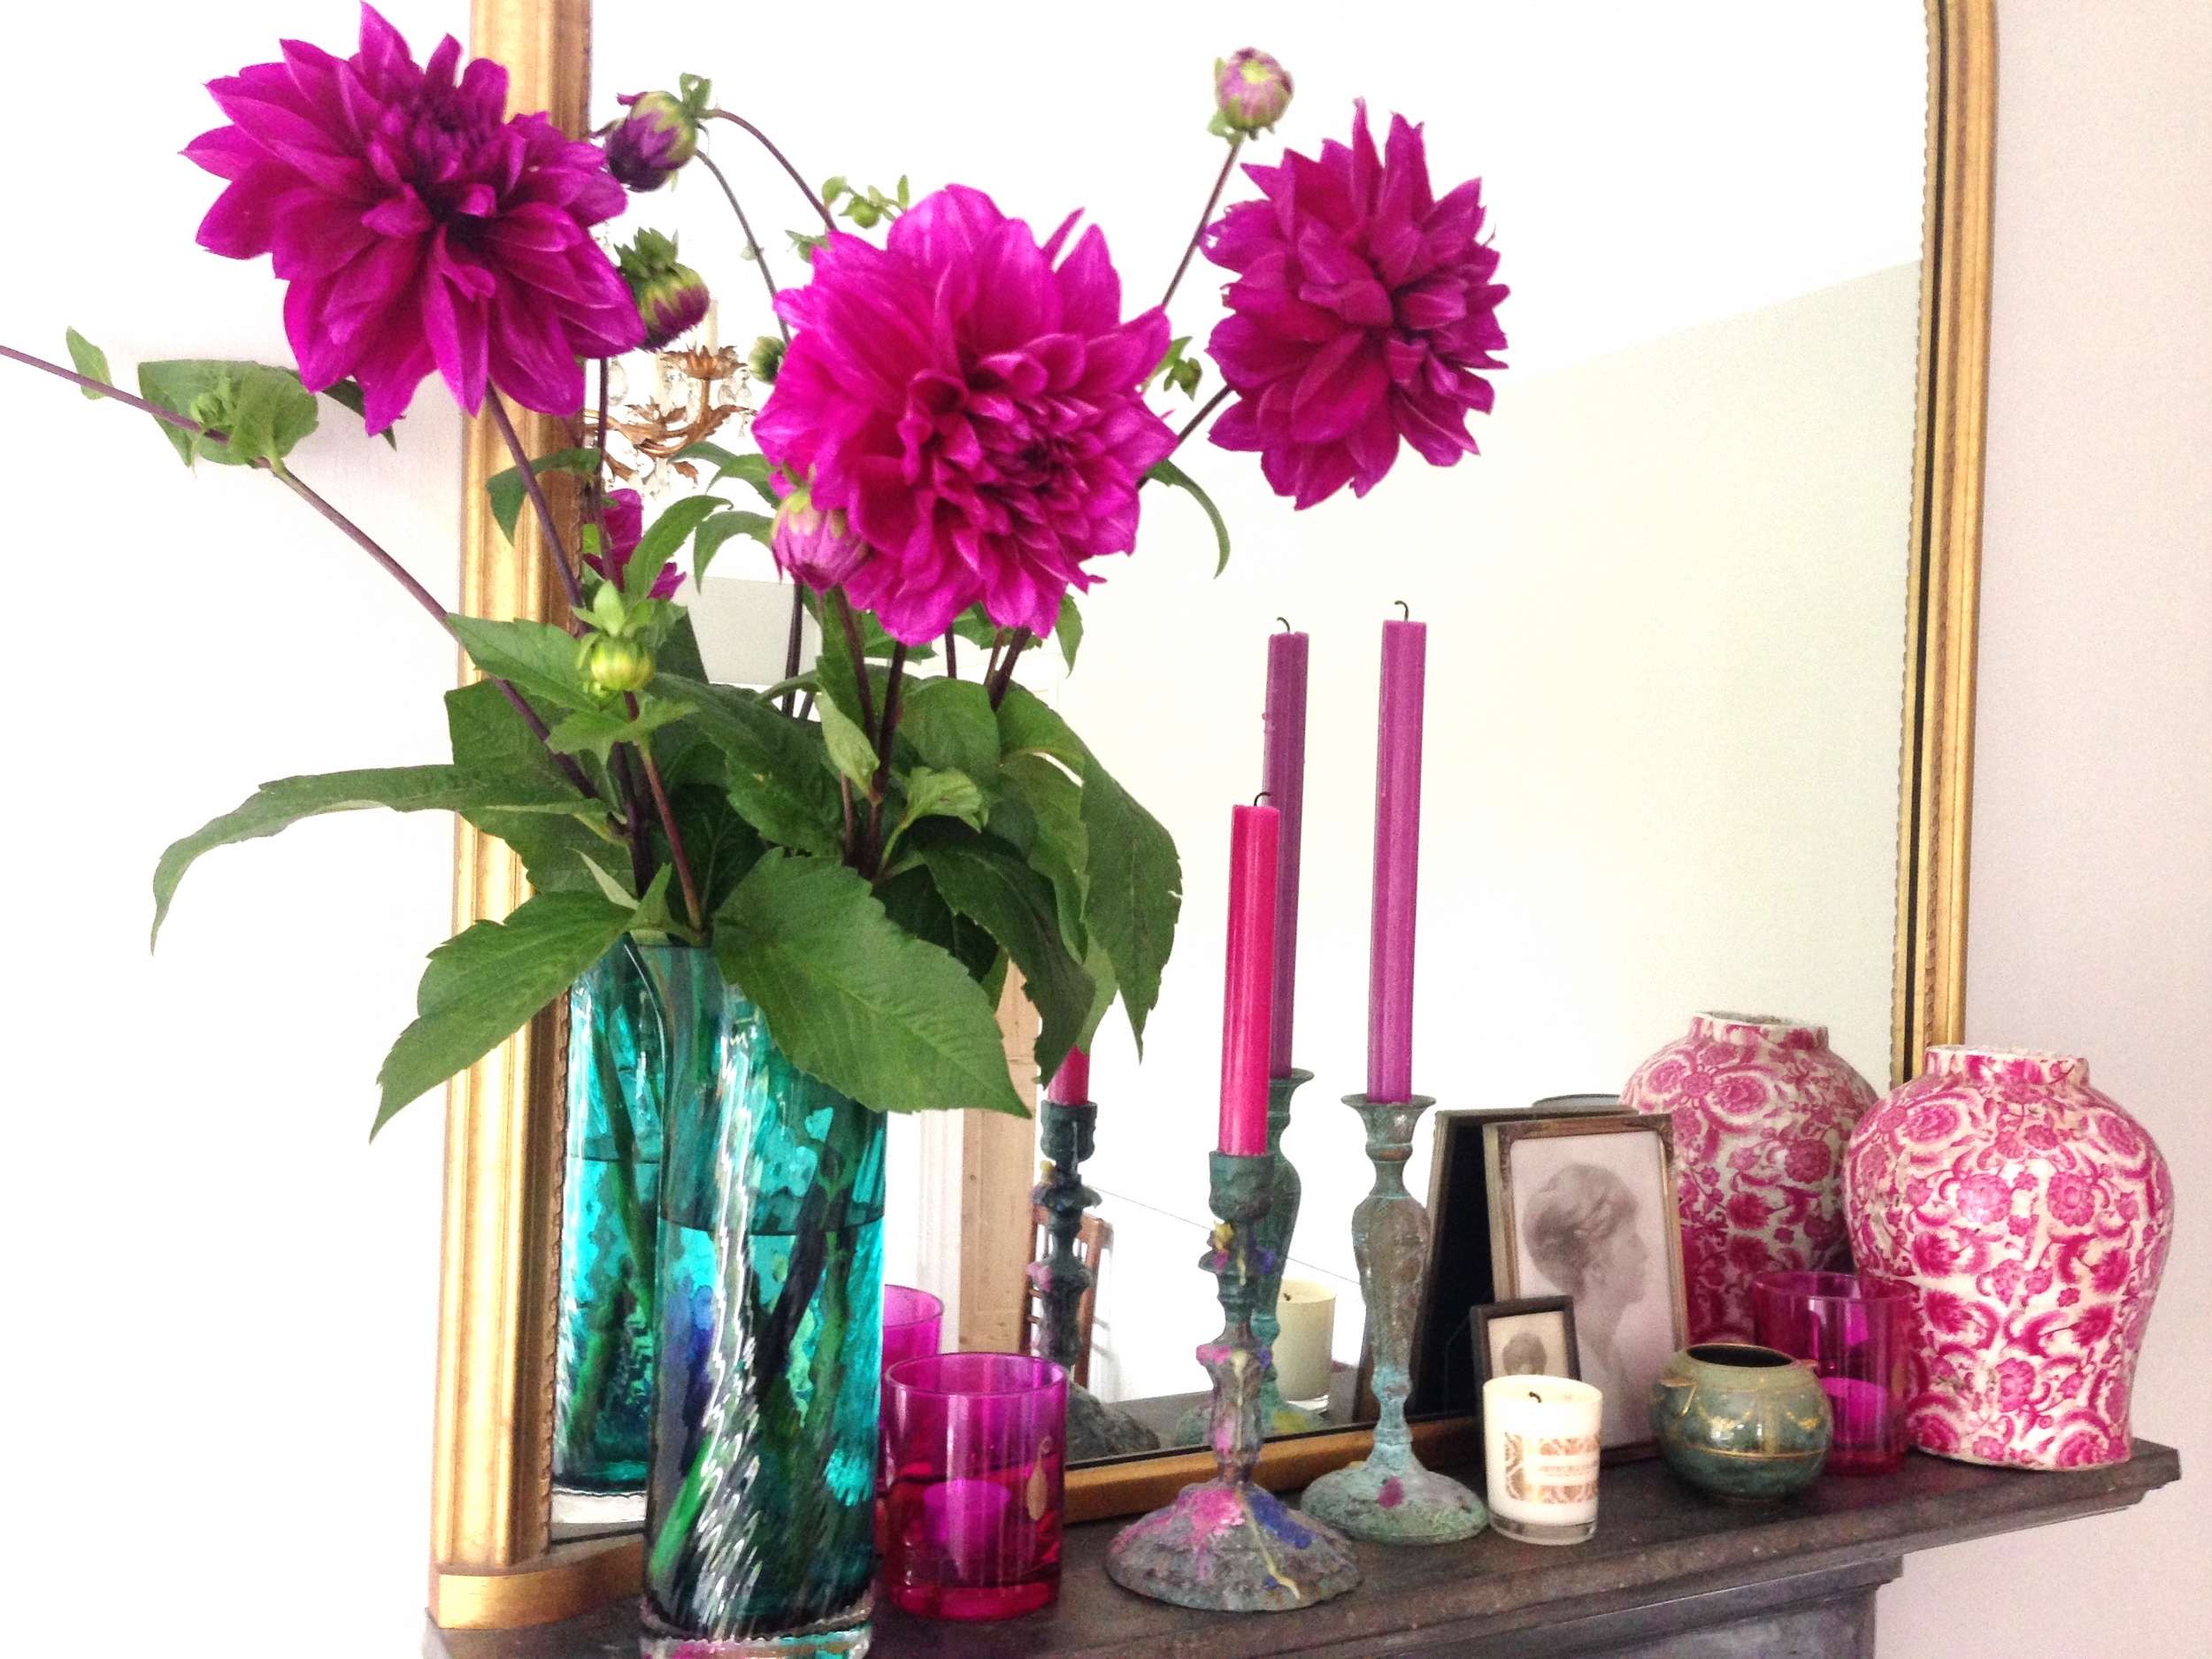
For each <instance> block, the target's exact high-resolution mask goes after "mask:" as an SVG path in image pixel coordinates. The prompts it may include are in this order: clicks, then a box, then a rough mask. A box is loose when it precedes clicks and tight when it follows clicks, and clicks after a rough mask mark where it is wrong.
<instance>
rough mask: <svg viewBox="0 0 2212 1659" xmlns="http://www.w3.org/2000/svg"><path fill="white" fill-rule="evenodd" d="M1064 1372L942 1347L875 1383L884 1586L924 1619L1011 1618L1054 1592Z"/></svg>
mask: <svg viewBox="0 0 2212 1659" xmlns="http://www.w3.org/2000/svg"><path fill="white" fill-rule="evenodd" d="M1067 1416H1068V1378H1067V1373H1066V1372H1065V1371H1062V1370H1061V1369H1060V1368H1059V1367H1058V1366H1057V1365H1055V1364H1053V1363H1051V1362H1050V1361H1048V1360H1041V1359H1031V1358H1028V1357H1026V1356H1022V1355H1018V1354H941V1355H933V1356H924V1357H922V1358H919V1359H910V1360H905V1361H902V1362H901V1363H899V1364H896V1365H894V1366H893V1367H892V1368H891V1369H890V1370H889V1371H887V1372H886V1373H885V1375H884V1379H883V1431H884V1438H885V1440H886V1442H887V1446H888V1448H889V1454H890V1458H891V1475H892V1479H891V1494H890V1501H889V1503H888V1506H887V1517H886V1524H885V1529H884V1530H885V1538H884V1546H883V1588H884V1594H887V1596H889V1597H890V1598H891V1601H892V1602H893V1604H894V1605H895V1606H897V1607H899V1608H901V1609H904V1610H905V1611H907V1612H909V1613H917V1614H919V1615H920V1616H922V1617H925V1618H1010V1617H1014V1616H1015V1615H1016V1614H1018V1613H1029V1612H1033V1611H1035V1610H1036V1609H1038V1608H1041V1607H1044V1606H1046V1605H1048V1603H1050V1602H1051V1601H1053V1600H1054V1599H1055V1598H1056V1597H1057V1596H1058V1595H1059V1594H1060V1513H1061V1485H1062V1479H1063V1474H1064V1463H1065V1448H1066V1444H1067Z"/></svg>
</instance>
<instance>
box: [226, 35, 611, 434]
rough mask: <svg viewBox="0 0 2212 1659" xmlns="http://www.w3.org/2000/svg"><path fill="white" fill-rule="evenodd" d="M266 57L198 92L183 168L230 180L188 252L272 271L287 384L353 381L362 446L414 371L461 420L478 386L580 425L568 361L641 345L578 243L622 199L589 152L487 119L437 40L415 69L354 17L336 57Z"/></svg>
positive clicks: (484, 89) (519, 124) (401, 44)
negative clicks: (209, 105)
mask: <svg viewBox="0 0 2212 1659" xmlns="http://www.w3.org/2000/svg"><path fill="white" fill-rule="evenodd" d="M282 50H283V52H284V61H283V62H281V63H275V64H256V65H252V66H250V67H249V68H246V69H242V70H241V71H239V73H237V74H235V75H231V76H226V77H225V78H223V79H221V80H219V81H213V82H211V83H210V85H209V88H208V90H209V91H211V93H213V94H214V96H215V102H216V103H217V104H219V105H220V106H221V107H222V111H223V113H224V114H226V115H227V116H229V117H230V119H231V125H230V126H228V127H217V128H215V129H214V130H213V131H212V132H208V133H203V134H201V135H200V136H199V137H197V138H196V139H194V140H193V141H192V142H191V143H190V144H189V145H188V146H187V147H186V149H185V152H184V153H185V154H186V155H187V156H188V157H190V158H191V159H192V160H193V161H195V162H197V163H198V164H199V165H201V166H203V167H204V168H206V169H207V171H208V172H210V173H213V174H215V175H216V176H217V177H218V178H222V179H227V180H230V181H231V184H230V188H228V189H227V190H225V191H224V192H223V194H222V195H221V196H219V197H218V198H217V199H216V202H215V205H214V206H213V207H211V209H209V210H208V213H207V217H206V218H205V219H203V220H202V221H201V223H200V236H199V241H200V246H202V247H203V248H205V249H207V250H209V251H210V252H211V253H219V254H223V255H226V256H227V257H230V258H233V259H251V258H254V257H257V256H258V255H261V254H270V255H273V265H274V268H275V271H276V274H277V275H278V276H280V277H281V278H283V279H284V280H285V281H286V282H287V283H288V285H289V286H288V288H287V289H286V291H285V296H284V328H285V333H286V334H288V336H289V337H290V340H291V343H292V351H293V355H294V356H295V357H297V358H298V360H299V367H300V377H301V378H302V379H303V380H305V381H306V382H307V384H308V386H309V387H310V388H312V389H315V390H320V389H321V388H324V387H326V386H329V385H331V384H332V383H333V382H334V381H337V380H344V379H346V378H348V377H349V376H350V377H351V378H353V379H355V380H358V381H360V383H361V389H362V391H363V393H364V395H365V398H366V400H367V407H366V410H365V414H366V419H367V425H368V429H369V430H370V431H371V432H381V431H383V430H384V429H385V428H386V427H387V426H390V425H391V424H392V422H393V421H395V420H396V419H399V417H400V416H401V415H403V414H404V413H405V412H406V410H407V405H408V403H409V402H410V401H411V399H412V398H413V396H414V394H415V388H416V387H418V386H419V385H420V384H421V383H422V381H423V379H424V377H425V376H426V375H428V374H429V373H431V372H432V371H433V370H435V371H436V372H437V373H440V374H442V375H443V376H444V377H445V381H446V384H447V385H448V386H449V387H451V388H453V395H454V396H455V397H456V398H457V399H458V400H459V401H460V403H461V405H462V407H463V408H465V409H466V410H468V411H470V412H471V413H472V414H473V413H474V412H475V411H477V410H479V409H480V408H481V407H482V405H483V402H484V388H485V387H486V385H487V384H490V385H493V386H495V387H497V388H499V389H500V390H501V391H503V392H504V393H506V394H507V396H510V397H511V398H513V399H514V400H515V401H516V402H517V403H521V404H523V405H524V406H525V407H526V408H530V409H535V410H539V411H542V412H544V413H546V414H549V415H572V414H574V413H575V412H576V411H578V410H579V409H580V408H582V407H583V402H584V372H583V367H582V365H580V363H579V362H578V361H577V359H578V358H579V357H611V356H613V355H615V354H616V353H618V352H622V351H627V350H630V349H633V348H634V347H635V346H636V345H637V343H638V342H639V340H640V339H641V337H642V335H643V333H644V328H643V325H642V324H641V322H640V321H639V319H638V314H637V308H636V306H635V305H634V304H633V303H631V299H630V292H629V289H628V288H626V286H624V284H623V281H622V279H621V277H620V276H619V275H618V274H617V273H616V271H615V267H614V263H613V261H611V259H609V258H608V257H607V256H606V255H605V254H603V252H601V251H600V250H599V249H598V248H597V247H595V245H594V244H593V242H592V238H591V232H590V227H591V226H593V225H595V224H597V223H598V222H599V221H600V220H602V219H611V218H612V217H613V216H614V215H615V214H617V213H619V212H620V211H622V208H623V204H624V202H625V200H626V197H625V196H624V194H623V190H622V187H621V186H620V185H618V184H617V183H616V182H615V181H614V180H613V179H612V178H611V177H610V176H609V175H608V173H607V169H606V163H605V160H604V158H603V157H602V156H601V155H600V152H599V151H598V150H596V149H595V148H594V147H593V146H591V145H589V144H578V143H572V142H569V141H568V140H567V139H565V138H564V137H563V136H562V135H561V134H560V131H559V129H557V127H554V125H553V123H552V122H551V121H549V120H548V119H546V118H545V117H544V116H543V115H518V116H516V117H515V118H514V119H512V120H507V119H503V110H504V107H505V104H506V98H507V72H506V70H504V69H503V68H502V67H501V66H500V65H497V64H495V63H493V62H492V61H491V60H490V59H488V58H478V59H476V60H474V61H473V62H472V63H470V64H469V65H468V66H467V67H466V68H465V70H461V72H460V74H459V77H458V79H456V76H455V71H456V69H457V67H458V66H459V65H460V61H461V47H460V43H459V42H457V41H455V40H454V39H453V37H452V36H451V35H448V36H447V37H446V38H445V39H444V40H443V41H441V42H439V44H438V49H437V50H435V51H434V52H433V53H431V54H430V61H429V62H428V63H427V64H425V65H421V66H420V67H418V66H417V65H416V63H415V60H414V57H413V54H412V53H411V52H410V51H409V50H408V48H407V42H405V41H403V40H402V39H401V38H400V36H399V33H398V31H397V30H396V29H394V28H393V27H392V26H391V25H390V24H389V23H387V22H386V21H385V20H384V19H382V18H381V17H380V16H378V15H377V13H376V12H375V11H374V10H373V8H372V7H369V6H366V5H365V6H363V7H362V8H361V50H359V51H358V52H357V53H356V54H355V55H354V56H353V57H351V58H334V57H332V56H331V55H330V54H329V53H328V52H326V51H324V50H321V49H320V48H319V47H315V46H309V45H307V44H305V43H303V42H299V41H286V42H282Z"/></svg>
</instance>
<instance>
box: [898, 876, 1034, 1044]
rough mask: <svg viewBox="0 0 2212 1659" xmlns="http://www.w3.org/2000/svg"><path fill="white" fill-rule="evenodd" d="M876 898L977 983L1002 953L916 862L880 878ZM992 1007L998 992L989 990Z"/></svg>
mask: <svg viewBox="0 0 2212 1659" xmlns="http://www.w3.org/2000/svg"><path fill="white" fill-rule="evenodd" d="M875 893H876V897H877V899H878V900H879V902H881V903H882V905H883V909H884V913H885V914H886V915H887V916H888V917H890V918H891V919H892V920H893V921H895V922H896V923H897V924H898V925H899V926H901V927H903V928H904V929H906V931H907V932H908V933H912V934H913V935H914V936H915V937H916V938H917V939H926V940H927V941H929V942H930V943H931V944H933V945H935V946H936V947H937V948H938V949H941V950H949V951H950V952H951V953H952V956H953V959H954V960H955V961H956V962H958V963H959V964H960V965H961V966H962V967H964V968H965V969H967V971H968V977H969V978H970V979H974V980H975V981H977V983H979V984H980V983H982V981H983V979H984V976H985V975H986V974H987V973H989V972H990V971H991V964H993V963H994V962H996V961H998V960H999V959H1000V957H1001V956H1002V955H1003V954H1004V953H1003V952H1002V951H1001V950H1000V949H999V945H998V941H997V940H995V939H994V938H992V937H991V935H990V933H989V932H988V931H987V930H986V929H985V928H984V927H982V926H980V925H979V924H978V923H975V922H972V921H970V920H969V919H968V918H966V917H964V916H962V915H959V914H958V913H956V911H955V910H953V908H952V906H950V905H949V904H947V903H946V902H945V901H944V899H943V897H942V896H941V895H939V893H938V891H937V883H936V882H935V881H934V880H933V879H932V878H931V876H930V873H929V872H928V870H927V869H926V868H925V867H924V866H923V865H922V864H920V863H919V862H917V863H915V864H913V865H912V866H910V868H909V869H907V870H905V871H904V872H902V873H900V874H898V875H895V876H892V877H889V878H887V879H878V880H877V882H876V885H875ZM990 998H991V1006H992V1007H994V1008H996V1007H997V1006H998V992H997V990H996V989H995V988H993V989H992V990H991V991H990Z"/></svg>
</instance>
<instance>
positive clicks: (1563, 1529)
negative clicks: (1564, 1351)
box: [1482, 1377, 1605, 1544]
mask: <svg viewBox="0 0 2212 1659" xmlns="http://www.w3.org/2000/svg"><path fill="white" fill-rule="evenodd" d="M1604 1407H1605V1396H1604V1395H1603V1394H1601V1393H1599V1392H1598V1390H1596V1389H1595V1388H1593V1387H1592V1386H1590V1385H1589V1384H1588V1383H1586V1382H1574V1381H1571V1379H1567V1378H1564V1377H1494V1378H1493V1379H1491V1380H1490V1381H1488V1382H1486V1383H1485V1384H1483V1386H1482V1443H1483V1461H1484V1468H1485V1471H1486V1473H1487V1475H1488V1477H1489V1487H1490V1494H1489V1495H1490V1525H1491V1526H1492V1527H1493V1528H1494V1529H1495V1530H1496V1531H1498V1532H1503V1533H1504V1534H1505V1535H1506V1536H1507V1537H1508V1538H1517V1539H1519V1540H1521V1541H1522V1542H1523V1543H1525V1544H1579V1543H1581V1542H1582V1541H1583V1540H1585V1539H1586V1538H1588V1537H1589V1536H1590V1534H1591V1533H1593V1532H1596V1531H1597V1525H1598V1425H1599V1419H1600V1417H1601V1415H1602V1413H1603V1410H1604Z"/></svg>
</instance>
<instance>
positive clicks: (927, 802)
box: [886, 766, 983, 856]
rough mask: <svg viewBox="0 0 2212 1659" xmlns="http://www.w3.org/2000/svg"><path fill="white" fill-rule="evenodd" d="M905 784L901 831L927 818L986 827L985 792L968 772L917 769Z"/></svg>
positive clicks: (925, 767)
mask: <svg viewBox="0 0 2212 1659" xmlns="http://www.w3.org/2000/svg"><path fill="white" fill-rule="evenodd" d="M904 781H905V784H906V810H905V811H904V812H903V813H902V814H901V816H900V818H899V825H898V827H899V829H900V830H905V829H909V828H910V827H912V826H913V825H914V823H915V821H916V820H917V819H919V818H958V819H959V820H960V821H961V822H962V823H964V824H965V825H967V826H969V827H970V828H972V829H981V828H982V827H983V791H981V790H980V789H979V788H977V787H975V780H974V779H972V778H971V777H969V776H968V774H967V773H966V772H933V771H932V770H931V769H930V768H928V767H927V766H917V767H915V768H914V770H913V771H912V772H908V773H907V774H906V778H905V780H904ZM896 833H897V832H894V834H896ZM886 856H889V852H888V849H886Z"/></svg>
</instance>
